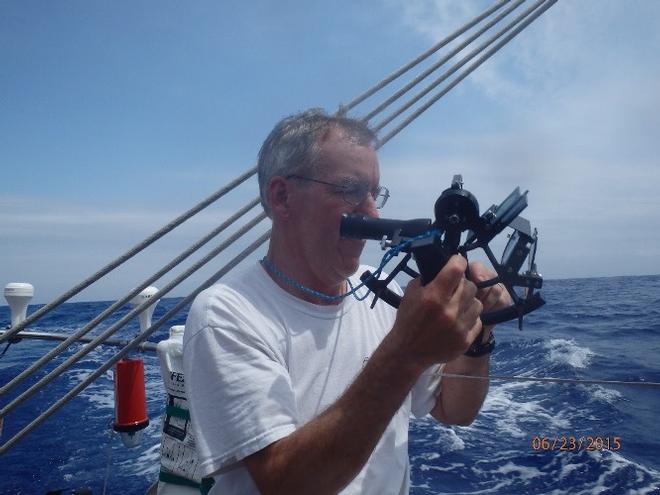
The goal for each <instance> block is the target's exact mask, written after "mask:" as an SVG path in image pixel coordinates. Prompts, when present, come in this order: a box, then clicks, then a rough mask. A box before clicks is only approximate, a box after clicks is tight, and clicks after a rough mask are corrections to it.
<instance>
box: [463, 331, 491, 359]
mask: <svg viewBox="0 0 660 495" xmlns="http://www.w3.org/2000/svg"><path fill="white" fill-rule="evenodd" d="M483 338H484V331H483V330H482V331H481V333H480V334H479V335H478V336H477V338H476V339H474V342H472V345H471V346H470V347H469V348H468V350H467V351H465V355H466V356H469V357H481V356H485V355H486V354H490V353H491V352H493V349H495V335H493V332H491V333H490V337H489V338H488V341H487V342H485V343H484V342H482V340H483Z"/></svg>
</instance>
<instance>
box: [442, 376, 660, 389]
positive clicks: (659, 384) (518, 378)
mask: <svg viewBox="0 0 660 495" xmlns="http://www.w3.org/2000/svg"><path fill="white" fill-rule="evenodd" d="M439 375H440V376H442V377H443V378H444V377H446V378H461V379H469V380H481V381H489V380H501V381H518V382H542V383H571V384H578V385H582V384H586V385H617V386H637V387H650V388H660V382H642V381H628V380H596V379H589V378H553V377H542V376H519V375H488V376H476V375H461V374H457V373H439Z"/></svg>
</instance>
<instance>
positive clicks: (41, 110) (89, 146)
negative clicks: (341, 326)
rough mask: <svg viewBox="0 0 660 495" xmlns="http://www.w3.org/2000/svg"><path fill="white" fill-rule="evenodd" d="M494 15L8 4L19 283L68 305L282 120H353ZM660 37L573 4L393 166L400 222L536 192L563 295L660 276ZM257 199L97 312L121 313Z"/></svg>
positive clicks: (395, 1)
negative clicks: (135, 290) (577, 288)
mask: <svg viewBox="0 0 660 495" xmlns="http://www.w3.org/2000/svg"><path fill="white" fill-rule="evenodd" d="M492 3H494V2H486V1H482V0H380V1H368V2H367V1H360V0H358V1H350V0H339V1H336V2H306V1H305V2H304V1H302V0H290V1H278V2H266V1H252V2H239V1H226V2H213V1H198V2H179V1H168V0H163V1H159V2H153V1H152V2H147V1H130V2H129V1H123V0H122V1H117V2H88V1H69V2H48V1H29V2H23V1H2V2H0V173H1V180H0V253H1V254H0V284H3V285H4V284H6V283H9V282H30V283H32V284H33V285H34V286H35V298H34V302H47V301H49V300H51V299H53V298H54V297H55V296H57V295H59V294H60V293H62V292H64V291H65V290H67V289H68V288H69V287H71V286H73V285H74V284H76V283H78V282H80V281H81V280H83V279H84V278H86V277H87V276H88V275H90V274H91V273H93V272H95V271H96V270H98V269H99V268H100V267H102V266H104V265H105V264H106V263H108V262H109V261H110V260H112V259H114V258H115V257H116V256H118V255H120V254H122V253H123V252H124V251H125V250H127V249H128V248H130V247H132V246H133V245H135V244H137V243H138V242H139V241H140V240H142V239H143V238H145V237H146V236H147V235H149V234H150V233H152V232H154V231H155V230H157V229H158V228H160V227H161V226H162V225H164V224H166V223H167V222H168V221H170V220H171V219H172V218H174V217H175V216H177V215H178V214H179V213H181V212H183V211H185V210H187V209H188V208H190V207H191V206H193V205H194V204H196V203H197V202H198V201H200V200H201V199H203V198H205V197H207V196H208V195H210V194H211V193H212V192H214V191H215V190H216V189H218V188H220V187H221V186H222V185H224V184H225V183H227V182H228V181H229V180H231V179H233V178H234V177H236V176H238V175H240V174H241V173H242V172H243V171H244V170H246V169H247V168H248V167H251V166H252V165H253V164H254V163H255V158H256V154H257V151H258V149H259V147H260V145H261V142H262V141H263V139H264V138H265V136H266V135H267V133H268V132H269V131H270V129H271V128H272V126H273V125H274V124H275V122H276V121H277V120H278V119H280V118H281V117H283V116H286V115H289V114H291V113H294V112H297V111H299V110H303V109H306V108H309V107H323V108H325V109H326V110H328V111H329V112H333V111H334V110H336V109H337V108H338V105H339V104H340V103H347V102H348V101H350V100H351V99H352V98H353V97H354V96H356V95H358V94H360V93H361V92H362V91H364V90H365V89H366V88H368V87H370V86H371V85H373V84H374V83H376V82H377V81H379V80H380V79H382V78H383V77H384V76H385V75H387V74H389V73H391V72H392V71H393V70H394V69H396V68H398V67H400V66H401V65H403V64H404V63H406V62H408V61H409V60H411V59H412V58H414V57H415V56H416V55H417V54H419V53H421V52H423V51H424V50H426V49H427V48H428V47H430V46H431V45H432V44H433V43H434V42H436V41H438V40H440V39H442V38H443V37H444V36H446V35H448V34H449V33H451V32H452V31H454V30H455V29H457V28H458V27H460V26H461V25H463V24H464V23H465V22H467V21H468V20H469V19H471V18H472V17H473V16H475V15H476V14H477V13H479V12H481V11H482V10H483V9H485V8H486V7H487V6H488V5H491V4H492ZM528 3H529V2H528ZM659 18H660V2H655V1H647V0H637V1H635V0H630V1H626V2H622V1H618V0H617V1H610V0H580V1H576V0H559V2H558V3H557V4H556V5H555V6H553V7H552V8H550V10H549V11H548V12H546V13H545V14H544V15H543V16H541V17H540V18H539V19H538V20H537V21H535V22H534V23H533V24H532V25H531V26H530V27H529V28H528V29H526V30H525V31H523V32H522V33H521V34H520V35H519V36H518V37H516V38H515V39H514V40H513V41H512V42H511V43H509V44H508V45H507V46H506V47H504V48H503V49H502V50H501V51H500V52H498V53H497V54H496V55H494V56H493V57H492V58H491V59H490V60H488V61H487V62H486V63H485V64H484V65H482V66H481V67H480V68H479V69H478V70H477V71H476V72H474V73H473V74H471V75H470V76H469V77H468V78H467V79H466V80H464V81H463V82H462V83H461V84H459V85H458V87H456V88H455V89H453V90H452V91H450V92H449V93H448V94H447V95H446V96H445V97H444V98H442V99H441V100H440V101H439V102H438V103H436V104H435V105H434V106H433V107H431V108H430V109H429V110H428V111H427V112H426V113H425V114H424V115H423V116H421V117H420V118H419V119H417V120H416V121H415V122H413V123H412V124H411V125H410V126H408V127H407V128H406V129H405V130H404V131H403V132H402V133H401V134H399V135H398V136H397V137H395V138H394V139H393V140H392V141H391V142H389V143H387V144H386V145H385V146H384V147H383V148H382V149H381V151H380V164H381V183H382V184H383V185H386V186H387V187H389V189H390V191H391V199H390V201H389V203H388V205H387V206H386V208H385V209H384V210H383V211H382V212H381V213H382V216H383V217H388V218H398V219H406V218H418V217H432V216H433V204H434V202H435V200H436V198H437V197H438V196H439V195H440V193H441V192H442V190H443V189H445V188H446V187H447V186H448V185H449V183H450V182H451V178H452V176H453V175H454V174H462V175H463V179H464V181H465V188H466V189H468V190H469V191H471V192H472V193H473V194H474V195H475V196H476V197H477V198H478V200H479V203H480V206H481V209H482V211H483V210H484V209H485V208H487V207H488V206H490V205H491V204H494V203H499V202H500V201H501V200H502V199H504V197H506V195H507V194H508V193H509V192H511V191H512V190H513V189H514V188H515V187H516V186H520V187H521V189H523V190H529V207H528V208H527V210H526V211H525V212H524V214H523V215H524V216H525V217H527V218H528V219H529V220H530V221H531V222H532V225H533V226H534V227H537V228H538V230H539V234H540V240H539V246H538V254H537V264H538V268H539V271H540V272H541V273H542V274H543V275H544V277H545V278H548V279H556V278H575V277H602V276H617V275H645V274H657V273H660V195H659V194H658V192H657V191H658V189H659V188H660V167H659V165H660V164H659V163H658V162H659V160H660V158H658V157H660V139H658V137H659V136H660V91H658V88H660V57H658V53H660V32H658V30H657V19H659ZM408 79H409V78H404V79H403V80H402V81H403V82H401V83H397V85H396V87H397V88H398V87H400V86H401V85H402V84H403V83H404V82H406V81H407V80H408ZM382 98H383V97H380V98H374V99H370V100H369V101H368V102H366V103H365V104H364V105H362V106H360V107H358V108H357V109H356V110H355V111H354V112H353V113H352V114H351V115H354V116H359V115H361V114H364V113H366V111H367V110H369V109H370V108H372V107H373V106H375V104H376V103H378V102H380V101H381V99H382ZM369 105H371V107H370V106H369ZM256 194H257V186H256V181H255V180H254V179H252V180H250V181H249V182H248V183H247V184H245V185H244V186H241V188H238V189H237V190H236V191H234V192H232V193H231V194H230V195H228V196H227V197H226V198H225V199H224V200H222V201H221V202H220V203H219V204H218V205H217V206H213V207H212V208H209V210H208V211H205V212H204V213H202V214H201V215H200V216H199V217H198V218H195V219H193V220H191V221H190V222H189V223H187V224H185V225H184V226H182V227H181V228H180V229H177V231H175V232H173V233H172V234H170V235H169V236H168V237H166V238H164V239H163V240H162V241H161V242H160V243H159V244H156V245H155V246H153V247H151V248H149V249H148V250H146V251H145V252H144V253H142V254H141V255H140V256H138V257H136V258H135V259H134V260H131V261H129V262H128V263H126V264H125V265H124V266H122V268H121V269H120V270H118V271H117V273H113V274H111V275H110V276H109V277H107V279H104V280H102V281H99V282H97V283H96V284H94V285H93V286H91V287H90V288H88V289H87V290H86V291H84V292H83V293H81V294H80V295H79V296H77V297H76V300H110V299H115V298H117V297H119V296H121V295H122V294H124V293H125V292H127V291H128V290H129V289H130V288H132V287H134V286H135V285H137V284H138V283H139V282H140V281H142V280H143V279H144V278H145V277H146V276H148V275H150V274H151V273H153V272H154V271H156V270H157V269H158V268H159V267H160V266H162V265H163V264H165V263H166V262H167V260H169V259H171V258H172V257H174V256H175V255H176V254H178V253H179V252H180V251H182V250H183V249H184V248H185V247H187V246H188V245H189V244H191V243H192V242H194V240H195V239H196V238H198V237H199V236H201V235H202V234H204V233H205V232H207V231H208V230H210V229H212V228H213V227H215V226H216V225H218V224H219V223H220V222H221V221H223V220H224V219H225V218H226V216H227V215H228V214H229V212H232V211H233V210H234V209H236V208H237V207H238V206H241V205H243V204H245V203H246V202H247V201H249V200H250V199H252V198H253V197H255V196H256ZM255 213H256V211H255ZM267 228H268V225H267V222H263V224H262V225H261V226H260V228H259V229H257V231H259V232H263V231H264V230H266V229H267ZM255 236H256V234H254V236H253V237H252V238H254V237H255ZM248 240H249V239H248ZM245 242H248V241H245ZM243 245H244V244H243ZM238 249H239V247H237V248H236V249H235V250H233V251H232V250H229V251H228V254H229V255H230V256H232V255H234V254H235V253H236V252H237V251H238ZM263 253H264V249H263V248H262V249H261V250H260V251H258V252H257V253H256V254H254V255H253V256H252V257H251V259H256V258H257V257H258V256H262V255H263ZM380 256H381V253H380V250H379V248H378V246H377V244H376V243H371V245H369V246H368V248H367V249H366V251H365V256H364V260H365V261H366V262H368V263H371V264H375V263H377V261H378V260H379V258H380ZM227 259H228V258H227V257H225V258H224V259H223V260H218V261H217V262H213V263H211V264H210V266H209V267H207V268H205V269H204V270H202V272H201V273H200V274H199V275H196V276H195V277H198V278H195V277H193V278H192V279H191V280H190V281H189V282H187V283H186V284H184V285H183V286H182V288H180V289H177V290H175V291H174V292H173V293H172V294H171V295H179V296H180V295H184V294H185V292H186V290H190V288H191V287H194V285H195V281H197V283H198V282H199V281H201V280H204V279H205V278H206V277H208V276H209V275H210V274H211V273H212V272H214V271H215V270H217V269H218V267H220V266H222V265H223V264H224V263H225V262H226V261H227ZM167 280H168V279H163V280H161V281H159V282H158V283H157V284H156V285H157V286H162V285H164V284H165V282H166V281H167Z"/></svg>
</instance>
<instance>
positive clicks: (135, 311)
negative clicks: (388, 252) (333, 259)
mask: <svg viewBox="0 0 660 495" xmlns="http://www.w3.org/2000/svg"><path fill="white" fill-rule="evenodd" d="M264 218H266V214H265V213H264V212H262V213H260V214H259V215H257V216H256V217H254V218H253V219H252V220H250V221H249V222H247V223H246V224H245V225H244V226H243V227H242V228H240V229H239V230H238V231H236V232H235V233H234V234H233V235H232V236H230V237H229V238H227V240H225V241H224V242H222V243H220V244H219V245H218V246H217V247H216V248H214V249H213V250H212V251H210V252H209V253H208V254H207V255H206V256H204V257H203V258H202V259H200V260H199V261H198V262H197V263H195V264H194V265H192V266H191V267H190V268H188V269H187V270H186V271H184V272H183V273H181V274H180V275H179V276H178V277H176V278H175V279H174V280H172V281H171V282H170V283H169V284H167V285H166V286H165V287H163V288H162V289H160V290H159V291H158V292H156V293H155V294H154V295H153V296H152V297H151V298H149V299H147V300H146V301H144V302H143V303H142V304H140V305H139V306H137V307H135V308H133V309H132V310H131V311H129V312H128V313H127V314H126V315H125V316H123V317H122V318H121V319H120V320H119V321H117V322H116V323H115V324H113V325H111V326H110V327H109V328H107V329H106V330H104V331H103V333H101V334H99V335H98V336H97V337H95V338H94V340H93V341H92V342H91V343H90V344H89V345H85V346H83V347H82V348H80V349H79V350H78V352H76V353H75V354H74V355H72V356H70V357H69V358H68V359H67V360H65V361H64V362H63V363H62V364H60V365H59V366H57V367H56V368H55V369H54V370H52V371H51V372H50V373H48V374H47V375H46V376H44V377H43V378H42V379H41V380H39V381H38V382H37V383H35V384H34V385H32V386H31V387H30V388H28V389H27V390H26V391H25V392H23V393H21V394H20V395H18V396H17V397H16V398H15V399H14V400H13V401H11V402H10V403H9V404H7V405H6V406H5V407H3V408H2V409H0V418H3V417H4V416H6V415H7V414H8V413H9V412H11V411H12V410H13V409H15V408H16V407H17V406H18V405H19V404H21V403H23V402H24V401H26V400H27V399H29V398H30V397H31V396H32V395H34V394H35V393H36V392H38V391H39V390H41V389H42V388H43V387H45V386H46V385H48V384H49V383H50V382H52V381H53V380H54V379H56V378H57V377H58V376H60V375H61V374H62V373H63V372H64V371H66V370H67V369H68V368H69V367H71V366H72V365H73V364H75V363H76V362H77V361H78V360H80V359H81V358H83V357H84V356H86V355H87V354H89V353H90V352H91V351H92V350H94V348H96V347H97V345H98V344H99V343H101V342H102V341H103V340H105V339H107V338H108V337H109V336H110V335H111V334H112V333H114V332H115V331H116V330H117V329H119V328H121V327H123V326H124V325H125V324H126V323H127V322H128V321H130V320H131V319H133V318H135V317H136V316H137V315H138V314H140V313H141V312H142V311H144V310H145V309H147V308H149V307H150V306H152V305H153V304H155V303H156V301H157V300H158V299H160V298H161V297H162V296H164V295H165V294H167V293H169V292H170V291H171V290H172V289H174V288H175V287H176V286H178V285H179V284H180V283H181V282H182V281H184V280H185V279H186V278H188V277H189V276H190V275H191V274H193V273H194V272H196V271H197V270H199V269H200V268H202V267H203V266H204V265H205V264H206V263H208V262H209V261H211V260H212V259H213V258H215V257H216V256H217V255H218V254H220V253H221V252H222V251H224V250H225V249H226V248H227V247H229V246H230V245H231V244H232V243H233V242H234V241H235V240H236V239H238V238H240V237H242V236H243V235H244V234H246V233H247V232H248V231H250V230H251V229H252V227H254V226H255V225H257V224H258V223H259V222H261V221H262V220H263V219H264ZM200 292H201V290H200ZM177 307H181V306H178V305H177ZM167 314H168V315H169V314H170V313H169V312H168V313H167ZM159 321H161V322H162V321H164V320H162V318H161V320H159ZM150 328H151V327H150ZM151 333H153V332H149V333H147V331H144V332H142V333H141V334H140V335H139V336H138V337H136V339H137V340H138V341H140V342H141V341H143V340H146V338H147V337H148V336H149V335H151ZM131 342H133V341H131ZM136 345H137V344H136Z"/></svg>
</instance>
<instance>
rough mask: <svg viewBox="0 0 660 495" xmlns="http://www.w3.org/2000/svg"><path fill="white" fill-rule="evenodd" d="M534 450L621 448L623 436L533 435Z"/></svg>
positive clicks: (600, 449) (573, 450) (578, 450)
mask: <svg viewBox="0 0 660 495" xmlns="http://www.w3.org/2000/svg"><path fill="white" fill-rule="evenodd" d="M531 445H532V450H537V451H555V450H556V451H559V452H581V451H594V450H598V451H603V450H612V451H616V450H620V449H621V437H610V436H601V435H593V436H592V435H585V436H574V435H561V436H541V435H534V436H533V437H532V442H531Z"/></svg>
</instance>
